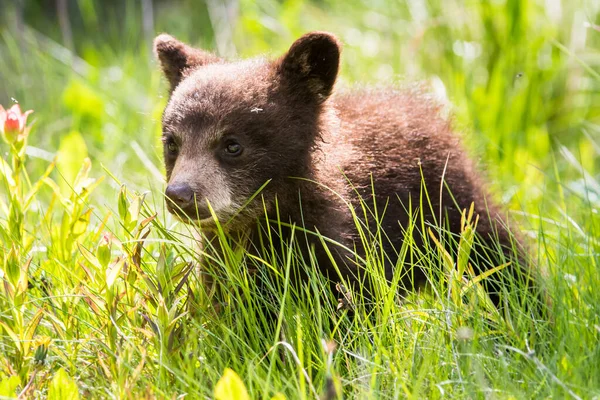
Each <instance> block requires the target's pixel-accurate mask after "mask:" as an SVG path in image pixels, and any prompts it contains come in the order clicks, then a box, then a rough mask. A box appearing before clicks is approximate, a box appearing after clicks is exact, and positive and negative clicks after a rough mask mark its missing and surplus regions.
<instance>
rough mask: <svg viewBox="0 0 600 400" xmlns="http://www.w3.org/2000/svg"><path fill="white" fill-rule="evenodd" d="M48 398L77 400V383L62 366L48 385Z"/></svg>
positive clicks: (53, 399)
mask: <svg viewBox="0 0 600 400" xmlns="http://www.w3.org/2000/svg"><path fill="white" fill-rule="evenodd" d="M48 400H79V391H78V390H77V384H76V383H75V381H74V380H73V379H71V377H69V375H67V373H66V372H65V370H64V369H62V368H61V369H59V370H58V372H57V373H56V374H54V378H52V381H51V382H50V385H49V386H48Z"/></svg>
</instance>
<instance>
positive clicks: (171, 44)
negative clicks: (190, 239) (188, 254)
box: [154, 32, 340, 226]
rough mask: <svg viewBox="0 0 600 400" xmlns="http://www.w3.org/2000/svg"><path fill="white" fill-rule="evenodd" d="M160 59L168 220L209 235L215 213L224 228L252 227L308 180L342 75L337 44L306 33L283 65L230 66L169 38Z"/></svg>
mask: <svg viewBox="0 0 600 400" xmlns="http://www.w3.org/2000/svg"><path fill="white" fill-rule="evenodd" d="M154 50H155V53H156V55H157V56H158V59H159V60H160V63H161V66H162V69H163V72H164V74H165V76H166V78H167V79H168V81H169V84H170V98H169V102H168V105H167V107H166V109H165V111H164V114H163V132H162V139H163V143H164V159H165V166H166V171H167V180H168V186H167V190H166V197H167V206H168V209H169V210H170V211H171V212H173V213H175V214H176V215H179V216H180V217H183V219H186V220H193V221H200V222H201V223H202V224H204V226H211V225H212V223H213V218H212V217H211V213H210V209H211V208H212V210H213V211H214V213H215V214H216V216H217V217H218V219H219V220H220V221H222V222H226V221H229V220H231V219H232V218H233V217H234V216H244V217H245V220H249V219H253V218H256V217H258V216H260V214H261V213H262V214H263V215H264V204H267V207H270V203H271V202H274V199H275V195H276V194H277V193H278V191H283V190H289V186H288V185H290V183H289V182H290V179H289V178H291V177H296V178H297V177H305V178H306V177H310V162H311V153H312V151H313V149H314V146H315V143H316V140H317V139H318V138H319V135H320V130H321V129H322V128H321V126H322V119H323V118H324V115H325V114H326V110H327V99H328V98H329V96H330V95H331V93H332V90H333V86H334V83H335V80H336V77H337V73H338V67H339V58H340V45H339V42H338V41H337V39H336V38H335V37H334V36H333V35H331V34H329V33H324V32H312V33H308V34H306V35H304V36H302V37H301V38H300V39H298V40H297V41H296V42H294V43H293V44H292V46H291V47H290V49H289V50H288V52H287V53H286V54H284V55H283V56H282V57H280V58H278V59H276V60H267V59H263V58H256V59H248V60H242V61H235V62H227V61H225V60H223V59H221V58H219V57H217V56H215V55H213V54H210V53H208V52H205V51H203V50H199V49H195V48H192V47H190V46H188V45H186V44H184V43H182V42H179V41H178V40H176V39H174V38H173V37H171V36H169V35H164V34H163V35H160V36H158V37H157V38H156V39H155V41H154ZM286 188H288V189H286ZM259 191H260V195H259V196H256V194H257V192H259ZM296 196H297V194H296ZM252 199H254V200H253V201H251V200H252ZM260 199H263V200H264V201H260Z"/></svg>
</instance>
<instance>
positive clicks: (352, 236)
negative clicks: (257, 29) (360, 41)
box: [154, 32, 528, 304]
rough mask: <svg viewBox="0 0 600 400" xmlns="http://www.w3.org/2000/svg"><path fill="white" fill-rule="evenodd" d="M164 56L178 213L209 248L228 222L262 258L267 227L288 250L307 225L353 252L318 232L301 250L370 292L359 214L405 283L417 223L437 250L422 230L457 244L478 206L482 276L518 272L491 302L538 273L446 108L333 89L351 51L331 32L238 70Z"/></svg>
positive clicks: (203, 58)
mask: <svg viewBox="0 0 600 400" xmlns="http://www.w3.org/2000/svg"><path fill="white" fill-rule="evenodd" d="M154 50H155V53H156V54H157V56H158V59H159V60H160V64H161V66H162V69H163V71H164V74H165V76H166V78H167V79H168V81H169V84H170V98H169V101H168V105H167V107H166V109H165V111H164V115H163V121H162V122H163V133H162V140H163V143H164V159H165V166H166V173H167V179H168V186H167V189H166V193H165V194H166V197H167V207H168V209H169V211H170V212H172V213H174V214H176V215H178V216H179V217H180V218H182V219H184V220H186V221H188V222H191V223H194V224H197V225H199V226H200V229H201V230H202V231H203V232H205V233H206V237H207V239H205V240H210V238H211V232H212V231H214V229H215V227H216V222H215V219H214V218H215V217H216V219H218V221H219V223H220V224H221V225H222V226H223V228H224V229H225V231H226V232H227V234H228V235H230V236H231V237H237V238H245V240H244V241H243V243H245V246H246V247H247V250H248V251H249V252H253V251H256V248H258V247H260V244H259V238H260V237H261V235H264V232H265V229H271V230H272V234H273V238H274V239H273V240H275V241H276V243H275V244H274V246H275V249H280V248H281V246H280V244H281V242H284V243H288V242H289V239H290V237H289V236H290V235H292V228H291V227H290V226H292V225H296V226H300V227H303V228H304V229H306V230H308V231H311V232H318V233H319V234H320V235H322V236H325V237H327V238H330V239H332V240H333V241H335V242H336V243H338V244H340V245H341V246H338V245H335V244H331V243H329V244H328V246H327V247H328V250H329V251H327V250H326V249H325V247H324V245H323V241H322V240H321V239H320V238H319V236H318V235H315V234H310V233H307V234H306V235H304V234H303V236H302V239H301V240H296V243H298V245H299V246H301V251H302V253H303V254H304V255H305V256H309V253H310V252H314V253H313V254H314V257H315V258H316V265H317V266H318V268H319V269H320V270H321V271H322V272H323V273H324V274H325V275H326V276H327V277H328V278H329V279H330V281H331V282H332V283H333V284H335V282H340V275H341V277H342V278H344V281H345V282H346V283H349V284H350V285H352V286H354V287H355V288H359V287H360V288H361V289H363V290H366V291H367V292H368V284H367V282H368V279H366V280H365V279H364V271H361V265H360V262H357V261H356V260H357V257H356V255H355V254H352V253H353V252H356V253H357V254H358V255H359V256H360V255H364V253H365V249H364V243H363V241H361V238H360V236H359V231H360V229H358V227H357V223H356V219H355V218H353V215H352V212H351V210H352V209H354V211H355V214H356V215H357V216H358V217H359V219H361V220H360V225H361V226H362V227H363V228H365V227H366V228H367V229H368V228H370V229H371V231H375V230H377V229H381V230H382V232H384V233H385V235H383V236H382V237H383V240H382V241H381V243H379V246H381V247H382V250H383V254H385V260H384V262H385V275H386V278H387V279H392V277H393V275H394V269H395V268H396V269H397V268H402V267H403V266H402V265H400V266H398V258H399V251H400V248H401V247H402V243H403V241H404V240H405V238H406V235H407V230H406V229H407V227H408V226H409V225H411V224H412V226H414V229H412V231H411V232H412V233H410V234H412V236H413V237H414V240H415V242H416V243H417V244H419V246H421V248H423V246H424V242H425V241H427V240H430V239H429V237H428V235H427V232H423V231H422V230H423V229H422V228H423V227H424V228H425V230H427V229H428V227H435V226H444V227H445V228H446V229H448V231H449V232H450V234H454V235H456V234H458V233H460V229H461V216H462V210H463V209H469V207H470V206H471V204H472V203H473V204H474V210H475V213H476V215H478V217H479V222H478V225H477V233H478V235H477V236H478V239H477V241H476V246H475V248H474V249H473V250H472V252H471V262H472V264H473V265H474V268H476V270H477V271H478V272H483V271H485V270H489V269H490V268H494V267H497V266H498V265H501V264H504V263H507V262H509V261H512V262H511V263H510V264H509V266H508V267H507V268H505V269H504V270H503V271H502V272H500V273H495V274H492V276H490V277H488V278H487V279H486V281H487V283H486V288H487V290H488V291H489V293H490V296H491V298H492V300H493V301H494V302H495V303H496V304H498V303H499V301H500V297H499V291H500V289H501V288H502V285H501V283H499V282H502V276H506V274H510V273H512V274H513V275H518V276H520V277H523V276H527V275H528V273H526V272H527V271H525V268H523V267H517V266H516V265H519V262H516V261H518V260H521V261H522V260H523V259H524V258H525V257H524V254H525V252H524V251H522V250H515V249H521V248H522V246H520V245H519V244H518V243H516V242H515V239H514V237H513V236H511V235H510V234H509V232H508V228H507V221H506V220H505V219H503V217H502V216H501V214H500V209H499V208H498V207H497V206H496V205H494V204H493V202H492V201H491V199H490V198H489V197H488V196H487V195H486V190H485V188H484V185H483V184H482V181H481V179H480V175H479V174H478V172H477V171H476V169H475V168H474V163H473V162H472V161H471V160H470V159H469V158H468V157H467V155H466V153H465V151H463V149H462V148H461V145H460V143H459V139H458V137H457V136H456V135H455V134H454V133H453V132H452V128H451V123H450V122H449V121H447V120H445V119H444V118H442V117H441V116H440V115H439V106H438V105H436V104H435V103H434V102H433V101H431V100H428V99H427V98H426V96H423V95H422V94H420V93H418V91H417V90H404V91H402V90H396V89H393V88H389V89H352V90H339V91H334V84H335V82H336V78H337V75H338V69H339V63H340V51H341V47H340V43H339V41H338V40H337V39H336V37H335V36H333V35H332V34H329V33H326V32H311V33H308V34H306V35H304V36H302V37H301V38H299V39H298V40H296V41H295V42H294V43H293V44H292V46H291V47H290V49H289V50H288V51H287V53H285V54H284V55H283V56H281V57H279V58H277V59H274V60H270V59H266V58H253V59H246V60H240V61H234V62H228V61H226V60H223V59H222V58H220V57H218V56H216V55H214V54H211V53H209V52H206V51H203V50H199V49H196V48H192V47H190V46H188V45H186V44H184V43H182V42H179V41H178V40H176V39H175V38H173V37H171V36H169V35H165V34H163V35H160V36H158V37H157V38H156V39H155V42H154ZM257 192H259V193H258V195H257ZM365 205H366V209H367V210H369V211H367V212H364V211H363V210H365V208H363V207H364V206H365ZM211 210H212V213H211ZM213 213H214V216H213ZM277 220H279V221H280V222H281V224H277V222H276V221H277ZM273 221H275V222H273ZM273 224H276V225H277V226H273ZM432 230H433V231H434V232H438V231H436V230H435V228H432ZM295 234H296V235H298V231H296V233H295ZM436 235H439V232H438V233H436ZM304 236H305V237H304ZM213 237H214V235H213ZM515 243H516V245H515ZM431 248H433V249H435V245H434V246H432V247H431ZM455 250H456V249H455ZM455 250H454V251H455ZM305 260H308V258H307V257H305ZM407 260H408V259H407ZM411 264H414V265H416V266H415V267H413V268H411V270H410V271H409V272H408V273H407V272H406V271H400V273H402V277H403V278H402V283H403V284H404V287H406V288H408V289H414V288H415V287H418V286H420V285H421V284H422V283H424V282H425V281H426V277H427V276H428V275H427V274H426V273H425V271H424V270H423V267H418V265H419V262H418V260H414V262H412V263H411ZM498 276H500V277H499V278H498ZM494 277H495V278H494ZM299 279H300V280H302V279H306V277H304V278H302V277H300V278H299Z"/></svg>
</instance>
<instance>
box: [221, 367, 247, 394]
mask: <svg viewBox="0 0 600 400" xmlns="http://www.w3.org/2000/svg"><path fill="white" fill-rule="evenodd" d="M215 399H216V400H250V396H249V395H248V391H247V390H246V386H245V385H244V382H242V379H241V378H240V377H239V376H238V374H236V373H235V372H234V371H233V370H232V369H229V368H225V371H224V372H223V376H222V377H221V379H219V381H218V382H217V384H216V386H215Z"/></svg>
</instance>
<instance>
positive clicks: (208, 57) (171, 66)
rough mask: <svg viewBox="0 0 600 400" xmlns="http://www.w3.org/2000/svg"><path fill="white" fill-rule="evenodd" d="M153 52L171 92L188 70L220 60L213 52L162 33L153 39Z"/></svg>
mask: <svg viewBox="0 0 600 400" xmlns="http://www.w3.org/2000/svg"><path fill="white" fill-rule="evenodd" d="M154 53H155V54H156V56H157V57H158V59H159V61H160V65H161V66H162V69H163V72H164V73H165V76H166V77H167V79H168V80H169V83H170V84H171V90H170V91H171V92H172V91H173V90H174V89H175V88H176V87H177V85H178V84H179V82H181V80H182V79H183V77H184V76H185V75H186V74H187V73H188V72H189V71H190V70H192V69H194V68H196V67H200V66H202V65H206V64H211V63H216V62H220V61H222V60H221V59H220V58H219V57H217V56H215V55H214V54H211V53H208V52H205V51H202V50H199V49H195V48H193V47H190V46H188V45H187V44H185V43H183V42H180V41H179V40H177V39H175V38H174V37H173V36H170V35H167V34H164V33H163V34H162V35H158V36H157V37H156V39H154Z"/></svg>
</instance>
